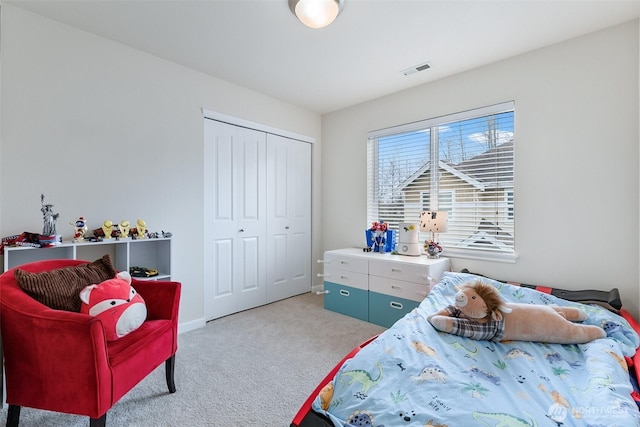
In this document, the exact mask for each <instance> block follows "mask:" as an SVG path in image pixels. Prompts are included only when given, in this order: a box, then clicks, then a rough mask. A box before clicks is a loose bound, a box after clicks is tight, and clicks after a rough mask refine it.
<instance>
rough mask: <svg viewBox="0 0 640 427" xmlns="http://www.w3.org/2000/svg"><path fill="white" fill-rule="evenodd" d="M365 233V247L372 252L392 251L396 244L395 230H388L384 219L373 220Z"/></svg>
mask: <svg viewBox="0 0 640 427" xmlns="http://www.w3.org/2000/svg"><path fill="white" fill-rule="evenodd" d="M365 235H366V237H367V247H368V248H369V249H370V250H373V252H381V253H384V252H393V250H394V248H395V246H396V236H395V231H394V230H390V229H389V224H388V223H386V222H384V221H374V222H373V224H371V228H369V229H368V230H366V231H365Z"/></svg>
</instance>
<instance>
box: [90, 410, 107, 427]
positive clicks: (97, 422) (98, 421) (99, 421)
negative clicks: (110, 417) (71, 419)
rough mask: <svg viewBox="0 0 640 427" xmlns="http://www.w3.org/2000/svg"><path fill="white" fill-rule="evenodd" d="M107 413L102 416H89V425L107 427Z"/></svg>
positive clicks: (91, 426)
mask: <svg viewBox="0 0 640 427" xmlns="http://www.w3.org/2000/svg"><path fill="white" fill-rule="evenodd" d="M106 426H107V413H106V412H105V413H104V415H103V416H101V417H100V418H89V427H106Z"/></svg>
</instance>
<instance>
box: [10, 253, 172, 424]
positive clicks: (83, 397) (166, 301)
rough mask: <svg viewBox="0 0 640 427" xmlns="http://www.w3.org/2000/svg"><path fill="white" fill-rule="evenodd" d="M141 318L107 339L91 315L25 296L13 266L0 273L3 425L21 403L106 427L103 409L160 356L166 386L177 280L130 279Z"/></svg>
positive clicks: (35, 267)
mask: <svg viewBox="0 0 640 427" xmlns="http://www.w3.org/2000/svg"><path fill="white" fill-rule="evenodd" d="M83 263H86V261H78V260H46V261H37V262H33V263H29V264H25V265H22V266H20V267H19V268H21V269H23V270H25V271H28V272H32V273H35V272H42V271H48V270H52V269H55V268H60V267H66V266H74V265H79V264H83ZM133 286H134V287H135V289H136V291H138V293H139V294H140V295H141V296H142V298H144V300H145V303H146V305H147V320H146V321H145V322H144V323H143V324H142V326H141V327H140V328H138V329H136V330H135V331H133V332H131V333H130V334H128V335H126V336H124V337H122V338H120V339H118V340H116V341H107V340H106V339H105V334H104V330H103V326H102V322H101V321H100V320H98V319H96V318H94V317H92V316H89V315H86V314H81V313H75V312H69V311H62V310H54V309H51V308H49V307H47V306H45V305H43V304H41V303H39V302H38V301H36V300H34V299H33V298H31V297H30V296H29V295H27V294H26V293H25V292H24V291H23V290H22V289H21V288H20V286H19V285H18V283H17V281H16V280H15V277H14V269H11V270H8V271H6V272H4V273H2V275H0V333H1V335H2V348H3V350H4V358H5V382H6V402H7V403H8V404H9V409H8V413H7V426H17V425H18V422H19V417H20V408H21V407H22V406H26V407H30V408H38V409H45V410H50V411H55V412H64V413H70V414H78V415H86V416H88V417H90V426H91V427H98V426H105V425H106V417H107V411H108V410H109V409H110V408H111V407H112V406H113V405H115V404H116V402H117V401H118V400H119V399H120V398H121V397H122V396H124V395H125V394H126V393H127V392H128V391H129V390H131V389H132V388H133V387H134V386H135V385H136V384H138V382H140V381H141V380H142V379H143V378H145V377H146V376H147V375H148V374H149V373H151V372H152V371H153V370H155V369H156V368H157V367H158V366H159V365H160V364H161V363H162V362H165V370H166V380H167V386H168V387H169V392H170V393H174V392H175V391H176V388H175V382H174V364H175V354H176V350H177V348H178V341H177V331H178V306H179V301H180V289H181V285H180V283H178V282H169V281H141V280H134V282H133Z"/></svg>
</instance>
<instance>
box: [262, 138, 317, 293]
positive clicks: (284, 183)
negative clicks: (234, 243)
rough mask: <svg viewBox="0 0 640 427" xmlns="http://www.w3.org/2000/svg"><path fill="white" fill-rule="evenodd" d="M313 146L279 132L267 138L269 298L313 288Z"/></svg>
mask: <svg viewBox="0 0 640 427" xmlns="http://www.w3.org/2000/svg"><path fill="white" fill-rule="evenodd" d="M310 148H311V146H310V144H307V143H303V142H300V141H295V140H291V139H288V138H284V137H280V136H277V135H268V138H267V194H268V195H269V197H268V199H267V214H268V218H267V231H268V239H269V242H268V244H267V248H268V249H267V278H268V280H267V283H268V284H267V300H268V301H269V302H272V301H277V300H279V299H283V298H288V297H290V296H293V295H298V294H301V293H304V292H308V291H309V290H310V289H311V277H310V275H311V238H310V229H311V221H310V211H311V210H310V203H311V150H310ZM305 216H306V218H305Z"/></svg>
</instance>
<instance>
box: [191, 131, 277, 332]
mask: <svg viewBox="0 0 640 427" xmlns="http://www.w3.org/2000/svg"><path fill="white" fill-rule="evenodd" d="M266 146H267V144H266V134H265V133H264V132H260V131H256V130H252V129H246V128H242V127H238V126H233V125H229V124H226V123H222V122H218V121H214V120H205V144H204V175H205V177H204V178H205V182H204V192H205V194H204V221H205V230H204V240H205V248H204V252H205V253H204V268H205V271H204V286H205V289H204V296H205V304H204V309H205V317H206V319H207V320H211V319H215V318H218V317H222V316H225V315H227V314H231V313H235V312H238V311H241V310H246V309H248V308H253V307H257V306H259V305H263V304H265V303H266V302H267V294H266V284H267V282H266V276H267V273H266V256H265V254H266V235H267V234H266V224H267V222H266ZM194 255H195V254H194Z"/></svg>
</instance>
